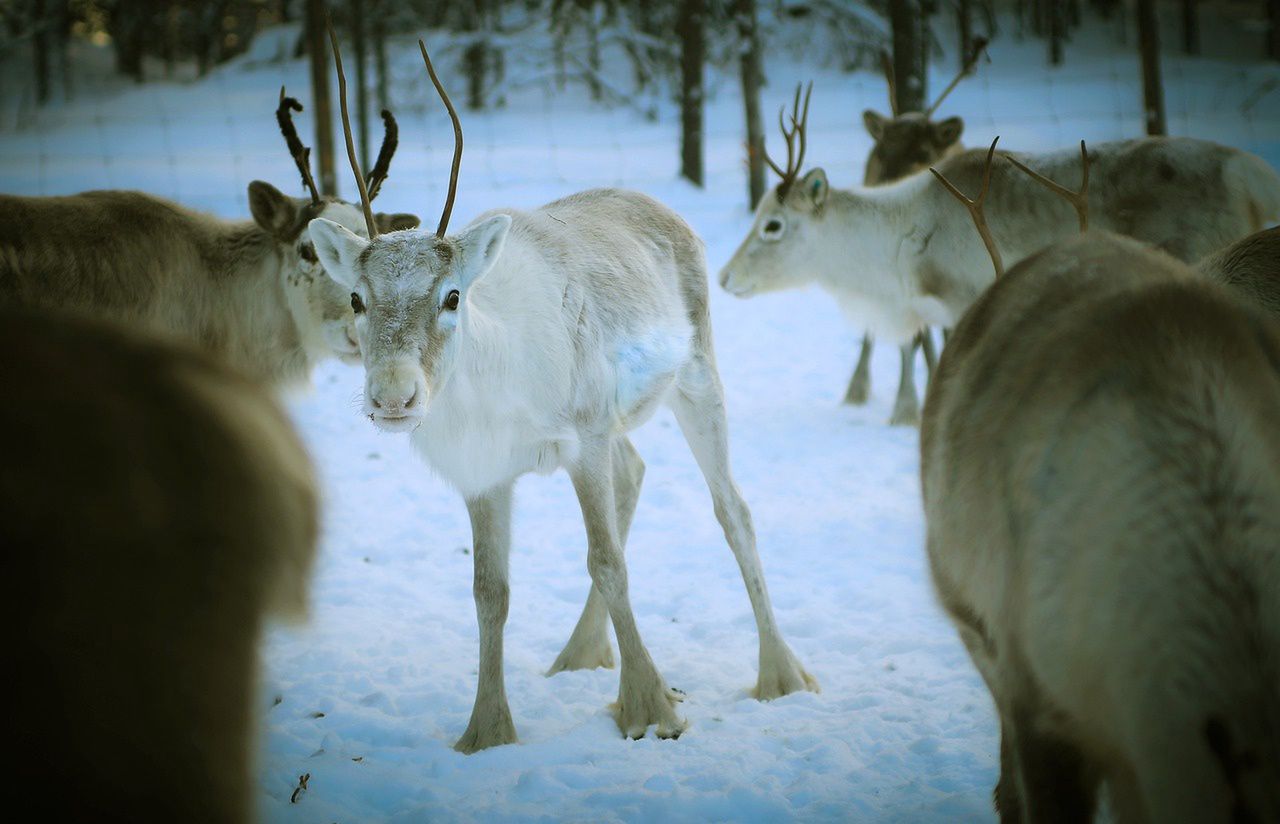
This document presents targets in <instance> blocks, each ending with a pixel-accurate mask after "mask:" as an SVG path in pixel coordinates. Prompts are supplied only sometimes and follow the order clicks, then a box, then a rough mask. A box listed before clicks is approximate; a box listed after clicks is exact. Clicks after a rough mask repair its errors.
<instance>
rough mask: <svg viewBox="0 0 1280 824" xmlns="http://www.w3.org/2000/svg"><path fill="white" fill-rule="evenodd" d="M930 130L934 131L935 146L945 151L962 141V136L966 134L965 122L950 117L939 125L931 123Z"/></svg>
mask: <svg viewBox="0 0 1280 824" xmlns="http://www.w3.org/2000/svg"><path fill="white" fill-rule="evenodd" d="M930 128H932V129H933V142H934V144H935V145H936V146H937V147H938V148H940V149H945V148H947V147H948V146H950V145H951V144H953V143H955V142H956V141H958V140H959V139H960V135H961V134H963V133H964V121H963V120H961V119H960V118H958V117H948V118H947V119H946V120H943V121H940V122H938V123H931V124H930Z"/></svg>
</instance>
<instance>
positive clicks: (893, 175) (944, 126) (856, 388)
mask: <svg viewBox="0 0 1280 824" xmlns="http://www.w3.org/2000/svg"><path fill="white" fill-rule="evenodd" d="M986 48H987V41H986V39H985V38H981V37H980V38H977V39H976V40H975V41H974V42H973V46H972V48H971V49H970V51H969V54H968V56H967V57H966V58H965V60H964V61H963V63H962V64H961V66H960V70H959V71H958V72H956V76H955V77H954V78H952V79H951V82H950V83H949V84H948V85H947V87H946V88H945V89H943V90H942V93H941V94H940V95H938V97H937V99H935V100H934V101H933V103H932V104H931V105H930V106H929V108H927V109H925V110H924V111H922V112H917V111H906V112H904V111H902V109H901V106H899V104H898V84H897V82H896V79H895V75H894V70H893V60H892V58H890V57H889V53H888V52H881V54H880V62H881V66H882V68H883V69H884V75H885V80H886V81H887V83H888V87H889V112H890V116H889V117H885V116H884V115H882V114H880V113H879V112H876V111H874V110H872V109H867V110H865V111H863V113H862V122H863V125H864V126H865V127H866V130H867V134H868V135H870V136H871V141H872V145H871V151H870V152H868V154H867V163H866V167H865V169H864V170H863V175H862V185H863V186H880V185H883V184H885V183H893V182H894V181H898V180H902V179H903V178H904V177H909V176H911V175H913V174H916V173H917V172H923V171H924V170H925V169H927V168H929V167H930V166H932V165H934V164H935V163H937V162H938V161H940V160H942V158H944V157H950V156H951V155H953V154H958V153H960V152H962V151H964V146H963V145H961V143H960V135H961V134H963V133H964V120H963V119H961V118H959V117H948V118H945V119H943V120H934V119H933V115H934V113H935V112H937V111H938V108H939V107H940V106H941V105H942V103H943V101H945V100H946V99H947V96H948V95H949V94H951V92H952V91H953V90H954V89H955V87H956V86H957V85H959V83H960V81H961V80H963V79H964V78H965V77H966V76H968V75H969V74H971V73H972V72H973V69H974V67H975V66H976V65H977V63H978V58H979V57H981V56H982V54H983V52H985V51H986ZM874 341H875V338H873V337H872V336H871V334H870V333H868V334H864V335H863V336H862V347H861V350H860V351H859V353H858V364H857V366H856V367H854V370H853V376H852V377H850V378H849V386H848V388H847V389H846V390H845V393H844V403H847V404H852V405H861V404H864V403H866V402H867V398H868V397H869V396H870V394H871V353H872V351H873V349H874ZM916 347H920V348H921V349H923V351H924V358H925V362H926V363H927V364H928V367H929V373H930V374H932V373H933V367H934V365H935V363H936V361H937V353H936V351H935V350H934V347H933V337H932V335H931V334H930V333H929V331H928V330H924V331H922V332H921V333H920V334H918V335H917V336H916V339H915V340H914V341H913V342H912V348H911V349H910V350H908V349H907V348H906V347H903V348H902V350H901V353H900V354H901V363H902V369H901V371H900V373H899V377H898V399H897V401H895V405H894V409H895V410H903V413H902V415H901V416H900V417H902V419H903V420H904V421H910V420H913V416H912V413H911V412H910V411H909V410H913V409H918V408H919V401H918V399H917V396H916V385H915V348H916ZM895 417H898V416H895Z"/></svg>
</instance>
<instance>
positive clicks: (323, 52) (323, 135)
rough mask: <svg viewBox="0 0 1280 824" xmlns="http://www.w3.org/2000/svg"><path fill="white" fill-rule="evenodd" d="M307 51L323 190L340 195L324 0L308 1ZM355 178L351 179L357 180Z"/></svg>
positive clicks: (321, 188) (318, 165)
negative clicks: (334, 155) (334, 143)
mask: <svg viewBox="0 0 1280 824" xmlns="http://www.w3.org/2000/svg"><path fill="white" fill-rule="evenodd" d="M306 3H307V5H306V9H305V12H304V13H305V15H306V30H307V52H308V54H309V55H310V63H311V114H312V116H313V117H314V118H315V121H316V154H317V155H318V157H317V158H316V160H317V164H316V165H317V168H318V170H319V180H318V181H317V182H318V183H319V185H320V193H321V194H326V195H333V196H334V197H337V195H338V179H337V177H336V176H335V175H334V172H333V168H334V167H333V104H332V102H331V101H330V97H329V41H328V38H327V37H326V36H325V30H324V20H325V17H324V0H306ZM354 182H355V181H352V183H354Z"/></svg>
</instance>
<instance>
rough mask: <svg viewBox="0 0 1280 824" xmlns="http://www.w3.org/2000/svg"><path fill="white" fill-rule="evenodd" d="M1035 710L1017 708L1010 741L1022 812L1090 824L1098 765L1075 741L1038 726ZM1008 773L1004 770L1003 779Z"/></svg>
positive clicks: (1047, 819)
mask: <svg viewBox="0 0 1280 824" xmlns="http://www.w3.org/2000/svg"><path fill="white" fill-rule="evenodd" d="M1033 712H1034V711H1022V712H1015V717H1014V723H1013V724H1012V733H1013V735H1012V742H1011V745H1010V746H1011V747H1012V749H1013V760H1014V761H1015V762H1016V764H1017V769H1018V778H1019V781H1018V791H1019V792H1018V794H1019V796H1020V797H1021V802H1022V803H1021V805H1020V806H1021V809H1020V811H1019V812H1020V813H1021V817H1022V818H1023V819H1025V820H1027V821H1036V822H1050V823H1051V824H1052V822H1063V824H1067V822H1081V823H1082V824H1087V822H1090V821H1092V820H1093V815H1094V811H1095V808H1096V807H1097V800H1098V784H1099V776H1098V774H1097V771H1096V770H1095V769H1094V768H1093V767H1092V766H1091V765H1090V764H1089V763H1088V761H1087V760H1086V759H1085V756H1084V754H1083V753H1082V752H1080V750H1079V749H1078V748H1077V747H1076V746H1075V745H1074V744H1072V743H1071V742H1069V741H1067V740H1065V739H1063V738H1061V737H1058V736H1056V735H1053V734H1051V733H1047V732H1045V731H1043V730H1041V729H1038V728H1037V724H1036V719H1035V718H1034V717H1033ZM1009 728H1010V725H1003V730H1002V739H1003V735H1004V734H1006V733H1007V732H1008V731H1009ZM1003 748H1004V744H1003V742H1002V743H1001V749H1002V750H1003ZM1002 756H1003V752H1002ZM1001 761H1002V762H1003V761H1004V758H1003V757H1002V758H1001ZM1004 779H1005V775H1003V772H1002V775H1001V777H1000V780H1001V783H1002V784H1003V783H1004ZM997 789H998V790H999V789H1000V788H999V787H997Z"/></svg>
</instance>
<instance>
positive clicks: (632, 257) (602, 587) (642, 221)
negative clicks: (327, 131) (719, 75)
mask: <svg viewBox="0 0 1280 824" xmlns="http://www.w3.org/2000/svg"><path fill="white" fill-rule="evenodd" d="M419 46H420V47H421V48H422V56H423V60H424V61H425V62H426V64H427V70H428V72H430V73H431V75H432V79H433V81H435V82H436V87H437V90H438V91H439V93H440V95H441V97H442V99H443V100H444V102H445V105H446V106H447V107H448V108H449V110H450V113H451V114H454V113H453V108H452V105H451V104H450V103H449V100H448V96H447V95H446V94H445V92H444V89H443V87H441V86H440V84H439V82H438V80H436V78H435V74H434V71H433V70H432V69H431V64H430V61H429V59H428V57H427V52H426V49H425V47H423V46H422V44H421V41H420V42H419ZM334 51H335V55H336V54H337V45H336V41H335V44H334ZM336 62H337V64H338V67H339V78H340V79H339V87H340V88H341V87H343V86H344V85H345V83H344V82H343V81H342V79H341V65H342V64H341V59H340V58H338V59H337V61H336ZM344 111H345V109H344ZM454 123H455V130H456V135H457V144H456V147H457V148H456V150H455V156H454V166H453V169H454V173H455V174H454V177H453V180H452V181H451V184H450V190H449V196H448V199H447V200H446V203H445V208H444V215H443V217H442V218H441V221H440V225H439V228H438V229H437V231H436V232H435V233H434V234H432V233H427V232H393V233H391V234H387V235H378V234H377V231H376V229H375V227H373V226H372V225H370V226H369V227H368V228H369V235H370V238H371V239H369V240H366V239H364V238H361V237H359V236H358V235H355V234H353V233H352V232H350V231H348V230H347V229H345V228H343V227H342V226H340V225H338V224H336V223H333V222H331V221H327V220H323V219H320V220H315V221H312V223H311V237H312V239H313V240H314V241H315V244H316V251H317V253H318V254H319V255H320V259H321V261H323V262H324V265H325V269H326V271H328V272H329V274H330V276H332V277H333V278H335V279H336V280H337V281H339V282H341V283H342V284H344V286H345V287H346V288H348V289H349V290H350V291H351V293H352V301H353V302H354V304H355V306H356V312H357V314H356V317H357V321H356V328H357V330H358V331H359V334H360V344H361V350H362V352H363V356H364V363H365V371H366V376H365V400H364V403H365V412H366V413H367V414H368V416H369V418H370V420H372V421H373V422H374V423H375V424H376V425H377V426H378V427H379V428H382V429H385V430H388V431H396V432H405V433H408V434H409V437H410V439H411V440H412V442H413V445H414V447H415V448H416V449H417V450H418V451H419V452H420V453H421V454H422V455H423V457H424V458H426V460H427V461H428V462H429V463H430V464H431V466H432V468H433V469H435V471H436V472H438V473H439V474H440V475H441V476H442V477H443V478H445V479H446V480H447V481H448V482H449V483H450V484H452V485H453V486H454V488H456V489H457V490H458V491H459V492H460V493H461V494H462V496H463V497H464V498H465V499H466V502H467V510H468V512H469V513H470V516H471V526H472V532H473V536H474V540H475V554H474V558H475V582H474V591H475V601H476V612H477V614H478V617H479V624H480V672H479V686H478V688H477V693H476V701H475V706H474V708H473V710H472V715H471V721H470V723H469V724H468V726H467V730H466V732H465V733H464V734H463V736H462V737H461V738H460V739H459V740H458V742H457V744H456V748H457V749H458V750H460V751H462V752H468V753H469V752H474V751H476V750H480V749H484V748H486V747H492V746H495V745H499V744H508V743H511V742H514V741H515V740H516V731H515V726H514V724H513V722H512V719H511V711H510V708H509V707H508V704H507V696H506V688H505V685H504V679H503V652H502V647H503V639H502V633H503V626H504V624H505V622H506V619H507V608H508V599H509V586H508V555H509V552H510V543H511V514H512V493H513V488H514V485H515V481H516V479H517V478H519V477H520V476H521V475H524V474H526V473H528V472H539V473H544V474H547V473H551V472H554V471H555V470H557V469H559V468H561V467H563V468H564V469H565V470H567V471H568V473H569V476H570V478H571V479H572V481H573V486H574V489H575V490H576V492H577V495H578V502H579V504H580V506H581V510H582V517H583V520H584V521H585V523H586V528H587V544H588V557H587V569H588V571H589V573H590V576H591V581H592V584H593V586H592V589H591V593H590V595H589V597H588V601H587V604H586V606H585V608H584V609H583V612H582V616H581V618H580V619H579V621H578V625H577V627H576V628H575V630H574V632H573V635H572V637H571V638H570V640H569V642H568V644H567V645H566V646H565V648H564V651H563V652H562V653H561V654H560V656H559V657H558V658H557V660H556V662H555V663H554V664H553V666H552V670H551V671H552V672H558V671H560V670H567V669H585V668H592V667H599V666H612V664H613V654H612V651H611V649H610V646H609V634H608V619H609V618H612V620H613V627H614V630H615V632H616V634H617V637H618V647H619V650H620V652H621V658H622V671H621V675H620V678H619V682H620V683H619V690H618V701H617V704H616V705H615V706H614V711H615V719H616V721H617V724H618V727H619V728H620V729H621V730H622V732H623V734H625V735H627V736H631V737H639V736H642V735H644V734H645V731H646V729H647V728H648V727H650V726H655V725H656V727H657V734H658V735H659V736H660V737H664V738H667V737H676V736H678V735H679V734H680V733H681V732H682V731H683V730H684V728H685V725H686V722H685V720H684V719H682V718H680V717H679V715H678V714H677V713H676V708H675V705H676V703H677V702H678V701H679V700H680V698H679V694H678V693H676V692H675V691H674V690H672V689H670V688H669V687H668V686H667V683H666V681H665V680H664V678H663V677H662V674H661V673H660V672H659V671H658V668H657V666H656V665H655V664H654V662H653V659H652V658H650V656H649V652H648V650H647V649H646V648H645V646H644V643H643V642H642V640H641V637H640V631H639V628H638V626H637V623H636V618H635V615H634V613H633V612H632V608H631V601H630V596H629V594H628V581H627V568H626V564H625V562H624V559H623V547H624V546H625V544H626V540H627V531H628V529H629V527H630V524H631V517H632V515H633V514H634V512H635V505H636V500H637V498H638V497H639V494H640V485H641V481H642V480H643V477H644V462H643V461H642V460H641V459H640V456H639V454H638V453H637V452H636V450H635V447H634V446H632V444H631V441H630V440H629V439H628V437H627V433H629V432H630V431H631V430H632V429H635V428H636V427H638V426H640V425H641V424H643V423H644V422H645V421H646V420H648V419H649V418H650V417H651V416H652V415H653V413H654V412H655V411H656V410H657V409H658V408H659V407H660V406H662V405H664V404H665V405H668V406H669V407H670V408H671V409H672V411H673V412H674V413H675V416H676V420H677V421H678V422H679V424H680V428H681V430H682V431H683V432H684V436H685V439H686V440H687V441H688V443H689V447H690V449H691V450H692V451H693V454H694V457H695V458H696V459H697V462H698V465H699V467H700V468H701V470H702V473H703V475H704V476H705V478H706V481H707V485H708V487H709V488H710V491H711V496H712V499H713V501H714V505H715V514H716V517H717V519H718V520H719V521H720V524H721V526H722V527H723V529H724V533H725V537H726V539H727V541H728V543H729V546H730V548H731V549H732V550H733V554H734V557H735V558H736V560H737V562H738V565H739V567H740V569H741V571H742V577H743V580H744V582H745V584H746V588H747V594H748V596H749V597H750V599H751V606H752V610H753V611H754V613H755V619H756V627H757V631H758V633H759V654H760V658H759V661H760V667H759V678H758V681H757V683H756V687H755V690H754V694H755V696H756V697H758V698H760V699H762V700H763V699H769V698H776V697H778V696H781V695H786V694H788V693H790V692H794V691H796V690H805V689H817V682H816V681H815V680H814V679H813V678H812V677H811V676H810V675H809V674H808V673H807V672H805V670H804V668H803V667H802V666H801V665H800V662H799V661H798V660H797V659H796V657H795V655H793V654H792V652H791V650H790V648H789V647H788V646H787V644H786V642H785V641H784V640H783V637H782V633H781V631H780V629H779V628H778V625H777V622H776V621H775V619H774V614H773V607H772V605H771V603H770V600H769V595H768V590H767V588H766V586H765V580H764V572H763V570H762V569H761V565H760V559H759V556H758V555H757V553H756V538H755V531H754V529H753V527H752V523H751V513H750V511H749V510H748V509H747V505H746V502H745V501H743V499H742V496H741V494H740V493H739V491H738V487H737V484H735V483H734V480H733V477H732V475H731V474H730V470H729V433H728V426H727V423H726V420H725V408H724V393H723V390H722V388H721V385H720V377H719V374H718V373H717V370H716V361H715V353H714V351H713V348H712V335H711V318H710V315H709V313H708V306H707V291H706V290H707V284H706V280H707V279H706V264H705V259H704V256H703V249H702V244H701V242H700V241H699V240H698V238H697V236H696V235H694V233H693V231H692V230H691V229H690V228H689V227H688V225H686V224H685V223H684V221H682V220H681V219H680V218H679V216H678V215H676V214H675V213H673V212H672V211H671V210H669V209H667V208H666V207H664V206H662V205H661V204H659V203H657V202H656V201H654V200H652V199H650V198H648V197H645V196H644V195H640V194H636V193H632V192H624V191H619V190H615V189H595V190H591V191H586V192H581V193H579V194H576V195H570V196H569V197H566V198H562V199H560V200H557V201H555V202H553V203H549V204H547V205H545V206H542V207H540V208H538V209H534V210H531V211H521V210H518V209H503V210H496V211H492V212H488V213H486V214H484V215H481V216H480V217H478V218H476V219H475V220H474V221H472V222H471V224H469V225H468V226H467V227H466V228H465V229H463V230H462V232H461V233H458V234H455V235H447V234H446V229H447V226H448V219H449V214H450V212H451V209H452V206H453V197H454V184H456V179H457V178H456V172H457V169H458V163H459V161H460V158H461V151H462V132H461V127H460V126H459V125H458V122H457V118H456V114H454ZM347 141H348V142H347V146H348V151H349V153H350V158H351V163H352V166H353V167H356V165H357V164H356V160H355V152H354V149H353V147H352V143H351V138H350V130H349V127H348V138H347ZM356 174H357V179H358V178H359V172H358V169H357V171H356Z"/></svg>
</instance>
